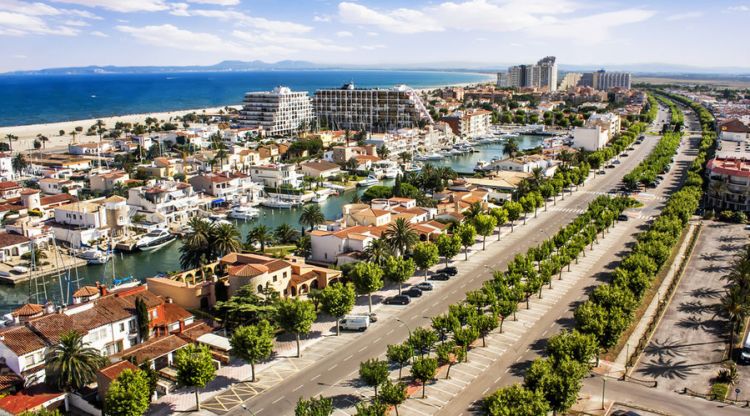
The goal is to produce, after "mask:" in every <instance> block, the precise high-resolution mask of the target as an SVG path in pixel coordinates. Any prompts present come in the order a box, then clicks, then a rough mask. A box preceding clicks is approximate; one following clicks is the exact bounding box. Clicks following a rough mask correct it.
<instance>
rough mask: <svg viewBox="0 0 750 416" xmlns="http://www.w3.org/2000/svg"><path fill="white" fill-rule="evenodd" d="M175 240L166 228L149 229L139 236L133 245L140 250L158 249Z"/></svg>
mask: <svg viewBox="0 0 750 416" xmlns="http://www.w3.org/2000/svg"><path fill="white" fill-rule="evenodd" d="M174 240H175V236H174V235H172V234H171V233H170V232H169V231H167V230H151V231H149V232H148V233H146V235H144V236H143V237H141V238H140V239H139V240H138V242H136V243H135V246H136V247H137V248H138V249H140V250H141V251H154V250H158V249H160V248H162V247H164V246H166V245H167V244H169V243H171V242H172V241H174Z"/></svg>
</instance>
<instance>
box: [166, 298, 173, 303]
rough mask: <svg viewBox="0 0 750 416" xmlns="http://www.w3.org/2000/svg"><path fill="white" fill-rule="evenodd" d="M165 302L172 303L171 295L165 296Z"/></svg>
mask: <svg viewBox="0 0 750 416" xmlns="http://www.w3.org/2000/svg"><path fill="white" fill-rule="evenodd" d="M166 300H167V303H174V300H173V299H172V298H171V297H167V299H166Z"/></svg>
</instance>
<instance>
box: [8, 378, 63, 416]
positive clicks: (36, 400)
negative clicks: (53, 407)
mask: <svg viewBox="0 0 750 416" xmlns="http://www.w3.org/2000/svg"><path fill="white" fill-rule="evenodd" d="M64 395H65V393H62V392H56V391H53V390H52V389H51V388H50V387H48V386H47V385H45V384H39V385H36V386H33V387H30V388H28V389H24V390H21V391H19V392H18V393H16V394H13V395H10V396H5V397H3V398H0V409H3V410H5V411H6V412H8V413H10V414H12V415H19V414H21V413H24V412H26V411H28V410H35V409H36V408H38V407H39V406H41V405H43V404H44V403H47V402H49V401H52V400H55V399H58V398H61V397H62V396H64Z"/></svg>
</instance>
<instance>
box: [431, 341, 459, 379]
mask: <svg viewBox="0 0 750 416" xmlns="http://www.w3.org/2000/svg"><path fill="white" fill-rule="evenodd" d="M465 354H466V351H464V349H463V348H461V347H459V346H458V345H456V343H455V342H453V341H448V342H444V343H442V344H440V345H438V346H437V347H435V355H437V359H438V362H439V363H440V365H447V366H448V370H447V371H446V372H445V378H446V379H448V378H450V374H451V368H452V367H453V365H454V364H457V363H460V362H461V361H463V360H464V359H465Z"/></svg>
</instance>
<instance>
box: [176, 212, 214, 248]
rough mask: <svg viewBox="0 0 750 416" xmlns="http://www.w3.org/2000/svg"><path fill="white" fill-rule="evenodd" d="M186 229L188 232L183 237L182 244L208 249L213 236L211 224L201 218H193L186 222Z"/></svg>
mask: <svg viewBox="0 0 750 416" xmlns="http://www.w3.org/2000/svg"><path fill="white" fill-rule="evenodd" d="M188 228H189V229H190V232H189V233H187V234H186V235H185V237H184V239H183V242H184V243H185V244H190V245H192V246H195V247H205V248H208V246H209V244H210V243H211V235H212V234H213V228H214V225H213V223H210V222H208V221H206V220H204V219H203V218H198V217H193V218H191V219H190V221H188Z"/></svg>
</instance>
